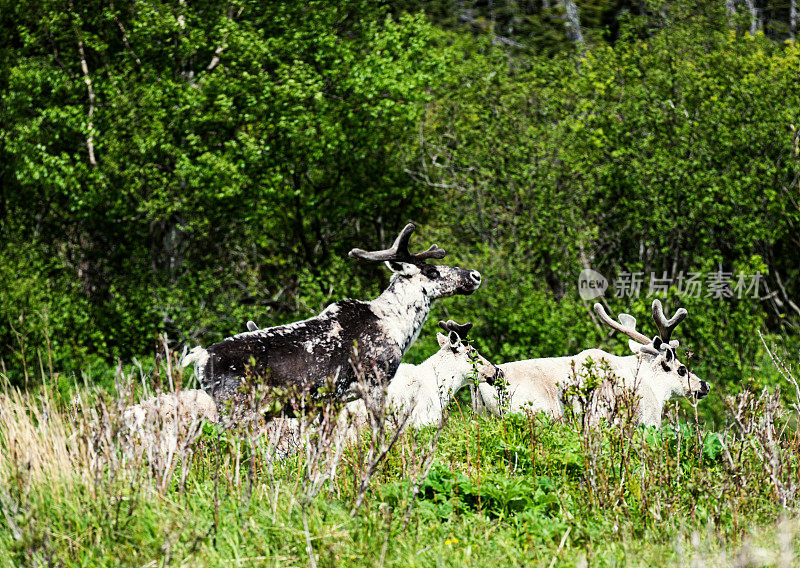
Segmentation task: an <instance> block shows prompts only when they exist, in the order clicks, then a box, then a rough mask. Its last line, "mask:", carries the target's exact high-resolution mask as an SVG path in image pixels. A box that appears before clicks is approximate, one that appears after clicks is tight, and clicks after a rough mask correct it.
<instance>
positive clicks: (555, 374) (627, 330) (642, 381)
mask: <svg viewBox="0 0 800 568" xmlns="http://www.w3.org/2000/svg"><path fill="white" fill-rule="evenodd" d="M594 309H595V311H596V312H597V314H598V315H599V316H600V319H601V320H602V321H603V322H604V323H605V324H607V325H608V326H610V327H612V328H613V329H615V330H617V331H621V332H622V333H624V334H626V335H627V336H628V337H630V340H629V341H628V345H629V347H630V349H631V351H633V353H634V355H629V356H627V357H619V356H617V355H612V354H610V353H606V352H605V351H602V350H600V349H587V350H586V351H582V352H581V353H579V354H577V355H574V356H571V357H551V358H542V359H528V360H525V361H515V362H512V363H505V364H502V365H500V366H499V368H500V370H501V371H502V372H503V374H504V377H505V383H502V382H501V384H497V385H494V386H493V385H490V384H488V382H481V383H480V384H479V385H478V388H479V391H480V395H481V398H482V399H483V403H484V404H485V405H486V408H487V409H488V411H489V412H491V413H493V414H498V415H499V414H501V413H502V412H503V411H504V410H509V411H511V412H520V411H523V410H526V409H529V410H530V411H533V412H538V411H542V412H545V413H546V414H549V415H550V416H552V417H554V418H560V417H562V416H563V414H564V407H563V403H562V395H563V393H564V389H565V387H566V386H567V385H568V384H569V381H570V378H572V379H576V378H577V379H578V380H579V381H580V377H581V370H582V369H584V368H586V367H587V365H588V362H589V361H590V360H591V361H593V362H594V363H597V364H599V365H600V366H601V367H602V366H607V371H608V372H609V376H610V377H612V379H611V380H612V381H613V382H612V383H610V384H605V385H602V386H601V387H600V392H599V393H598V394H599V395H600V396H602V397H605V398H606V402H608V398H609V396H610V397H615V396H619V395H620V393H621V390H622V389H630V390H631V391H632V392H633V393H634V394H635V395H636V397H637V407H636V420H637V422H638V423H639V424H643V425H645V426H656V427H660V425H661V414H662V412H663V409H664V404H665V403H666V402H667V401H668V400H670V399H673V398H678V397H689V396H692V397H695V398H697V399H702V398H704V397H705V396H706V395H707V394H708V392H709V390H710V387H709V384H708V383H707V382H706V381H703V380H700V379H699V378H698V377H697V376H696V375H694V373H692V372H690V371H688V370H687V369H686V366H685V365H684V364H682V363H681V362H680V361H678V359H677V357H676V355H675V350H676V349H677V348H678V345H679V344H678V341H677V340H670V338H671V337H672V332H673V331H674V330H675V328H676V327H677V326H678V324H679V323H680V322H681V321H683V319H684V318H685V317H686V315H687V312H686V310H685V309H684V308H680V309H679V310H678V311H677V312H676V313H675V315H674V316H673V317H672V318H670V319H667V318H666V317H665V316H664V310H663V308H662V306H661V302H660V301H659V300H654V301H653V307H652V312H653V320H654V321H655V324H656V328H657V329H658V335H656V336H655V337H654V338H653V339H652V340H651V339H648V337H647V336H646V335H644V334H642V333H639V332H638V331H636V318H634V317H633V316H631V315H629V314H620V315H619V322H617V321H614V320H613V319H611V317H609V315H608V314H607V313H606V311H605V309H604V308H603V306H602V305H600V304H595V305H594ZM594 409H595V410H598V401H597V400H595V401H594Z"/></svg>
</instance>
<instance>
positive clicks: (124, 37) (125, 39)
mask: <svg viewBox="0 0 800 568" xmlns="http://www.w3.org/2000/svg"><path fill="white" fill-rule="evenodd" d="M110 5H111V10H114V3H113V2H111V3H110ZM114 21H115V22H116V23H117V27H119V31H121V32H122V41H123V42H124V43H125V47H127V48H128V51H130V52H131V55H133V58H134V59H135V60H136V64H137V65H139V67H141V66H142V62H141V61H140V60H139V56H138V55H136V52H135V51H133V48H132V47H131V43H130V42H129V41H128V31H127V30H126V29H125V26H123V25H122V22H121V21H120V19H119V18H118V17H117V13H116V11H115V12H114Z"/></svg>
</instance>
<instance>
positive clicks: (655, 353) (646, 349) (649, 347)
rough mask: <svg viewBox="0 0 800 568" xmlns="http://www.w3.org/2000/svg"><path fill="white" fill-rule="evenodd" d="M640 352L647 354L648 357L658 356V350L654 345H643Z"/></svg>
mask: <svg viewBox="0 0 800 568" xmlns="http://www.w3.org/2000/svg"><path fill="white" fill-rule="evenodd" d="M639 352H641V353H647V354H648V355H652V356H653V357H657V356H658V353H659V352H658V349H656V348H654V347H653V346H652V345H642V346H641V347H640V348H639Z"/></svg>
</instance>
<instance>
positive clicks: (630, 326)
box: [594, 300, 711, 400]
mask: <svg viewBox="0 0 800 568" xmlns="http://www.w3.org/2000/svg"><path fill="white" fill-rule="evenodd" d="M594 310H595V311H596V312H597V315H599V316H600V319H602V320H603V322H604V323H605V324H607V325H609V326H610V327H612V328H614V329H616V330H617V331H621V332H622V333H624V334H625V335H627V336H628V337H630V340H628V346H629V347H630V349H631V351H633V352H634V353H635V354H636V355H637V356H638V357H639V360H640V361H641V367H640V368H641V369H643V370H644V371H645V372H647V374H648V375H651V376H652V378H653V383H652V384H651V387H652V388H654V389H656V390H658V391H659V392H662V393H664V394H665V395H666V397H665V400H668V399H671V398H676V397H681V396H684V397H689V396H693V397H695V398H698V399H701V398H704V397H705V396H706V395H707V394H708V392H709V390H710V389H711V387H710V386H709V384H708V383H707V382H706V381H703V380H700V379H699V378H698V377H697V375H695V374H694V373H692V372H690V371H689V370H688V369H687V368H686V365H684V364H683V363H681V362H680V361H678V358H677V356H676V355H675V351H676V349H677V348H678V345H679V343H678V341H677V340H675V339H673V340H670V337H671V336H672V332H673V331H674V330H675V328H676V327H677V326H678V324H679V323H681V322H682V321H683V320H684V318H686V315H687V312H686V310H685V309H684V308H680V309H678V311H677V312H675V315H674V316H672V317H671V318H669V319H667V318H666V316H665V315H664V309H663V308H662V306H661V302H660V301H659V300H653V320H654V322H655V324H656V329H658V335H656V336H655V337H653V339H652V340H651V339H649V338H648V337H647V336H646V335H644V334H642V333H639V332H638V331H636V318H634V317H633V316H631V315H629V314H620V315H619V322H616V321H614V320H613V319H611V317H609V315H608V314H607V313H606V311H605V309H604V308H603V306H602V305H600V304H595V305H594Z"/></svg>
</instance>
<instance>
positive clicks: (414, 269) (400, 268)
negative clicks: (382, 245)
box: [386, 260, 419, 277]
mask: <svg viewBox="0 0 800 568" xmlns="http://www.w3.org/2000/svg"><path fill="white" fill-rule="evenodd" d="M386 266H388V267H389V270H391V271H392V272H394V273H395V274H399V275H400V276H406V277H409V276H414V275H415V274H419V266H417V265H416V264H411V263H409V262H398V261H396V260H388V261H386Z"/></svg>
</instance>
